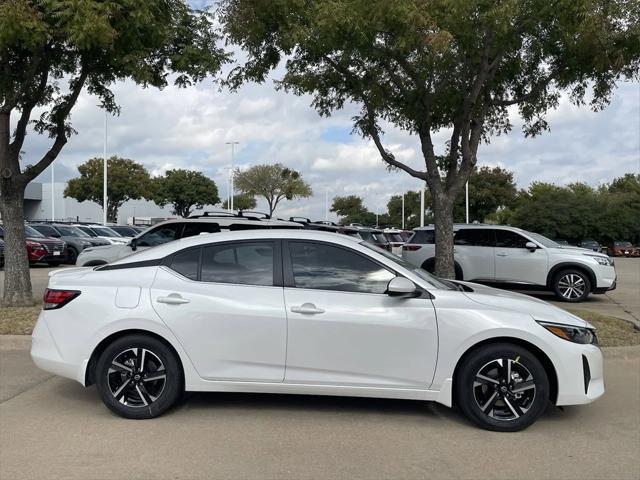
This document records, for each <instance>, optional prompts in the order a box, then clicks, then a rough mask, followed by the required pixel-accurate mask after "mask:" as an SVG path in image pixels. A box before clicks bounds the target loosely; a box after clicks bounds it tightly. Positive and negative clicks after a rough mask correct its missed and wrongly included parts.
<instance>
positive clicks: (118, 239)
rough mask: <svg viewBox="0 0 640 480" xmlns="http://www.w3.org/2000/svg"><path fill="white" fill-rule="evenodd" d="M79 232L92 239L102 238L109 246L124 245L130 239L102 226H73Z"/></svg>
mask: <svg viewBox="0 0 640 480" xmlns="http://www.w3.org/2000/svg"><path fill="white" fill-rule="evenodd" d="M74 227H77V228H78V229H79V230H82V231H83V232H84V233H86V234H87V235H89V236H90V237H93V238H102V239H103V240H106V241H107V242H109V243H110V244H111V245H124V244H125V243H127V242H128V241H129V240H131V238H125V237H123V236H122V235H120V234H119V233H117V232H116V231H114V230H112V229H111V228H110V227H105V226H102V225H74Z"/></svg>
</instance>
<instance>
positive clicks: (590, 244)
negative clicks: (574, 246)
mask: <svg viewBox="0 0 640 480" xmlns="http://www.w3.org/2000/svg"><path fill="white" fill-rule="evenodd" d="M578 246H579V247H580V248H587V249H589V250H592V251H594V252H602V245H600V244H599V243H598V242H596V241H595V240H582V241H581V242H580V243H579V244H578Z"/></svg>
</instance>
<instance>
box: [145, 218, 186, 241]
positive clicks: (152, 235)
mask: <svg viewBox="0 0 640 480" xmlns="http://www.w3.org/2000/svg"><path fill="white" fill-rule="evenodd" d="M182 225H183V224H182V223H168V224H166V225H159V226H157V227H155V228H152V229H151V230H149V231H148V232H147V233H145V234H144V235H142V236H141V237H139V238H138V240H137V242H138V243H137V245H138V246H139V247H155V246H156V245H162V244H163V243H167V242H170V241H171V240H176V239H177V238H179V232H180V229H182Z"/></svg>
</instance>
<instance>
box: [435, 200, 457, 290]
mask: <svg viewBox="0 0 640 480" xmlns="http://www.w3.org/2000/svg"><path fill="white" fill-rule="evenodd" d="M453 204H454V202H453V201H452V200H450V199H449V198H447V196H446V195H445V194H444V193H441V194H440V195H433V214H434V227H435V237H436V238H435V240H436V268H435V273H436V275H437V276H438V277H442V278H455V267H454V261H453Z"/></svg>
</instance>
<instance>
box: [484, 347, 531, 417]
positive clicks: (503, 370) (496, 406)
mask: <svg viewBox="0 0 640 480" xmlns="http://www.w3.org/2000/svg"><path fill="white" fill-rule="evenodd" d="M519 359H520V357H517V358H515V359H511V358H496V359H494V360H491V361H490V362H488V363H486V364H485V365H484V366H482V368H480V370H478V372H477V373H476V375H475V378H474V380H473V396H474V398H475V401H476V404H477V406H478V408H479V409H480V410H481V411H482V412H483V413H484V414H485V415H487V416H489V417H491V418H493V419H495V420H503V421H509V420H515V419H517V418H520V417H522V416H523V415H525V414H526V413H527V412H528V411H529V409H530V408H531V407H532V406H533V403H534V400H535V396H536V385H535V382H534V379H533V375H532V374H531V372H530V371H529V370H528V369H527V368H526V367H525V366H524V365H522V364H521V363H519V362H518V360H519Z"/></svg>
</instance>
